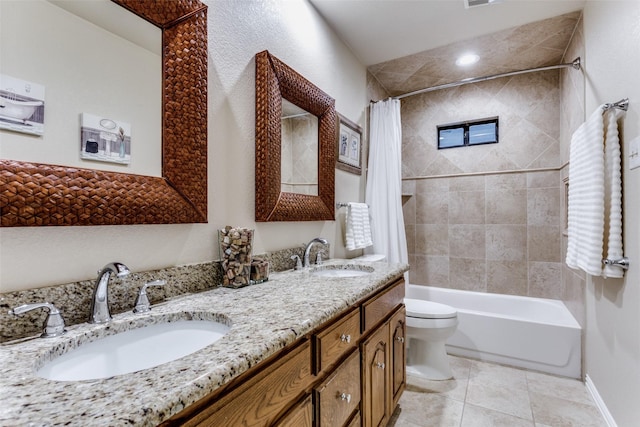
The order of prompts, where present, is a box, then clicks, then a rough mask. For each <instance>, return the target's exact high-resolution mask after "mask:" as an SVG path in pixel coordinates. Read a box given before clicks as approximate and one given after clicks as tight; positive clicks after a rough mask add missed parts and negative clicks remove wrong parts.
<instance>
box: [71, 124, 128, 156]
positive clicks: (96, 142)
mask: <svg viewBox="0 0 640 427" xmlns="http://www.w3.org/2000/svg"><path fill="white" fill-rule="evenodd" d="M80 158H82V159H84V160H95V161H98V162H110V163H120V164H122V165H128V164H130V163H131V125H130V124H129V123H125V122H122V121H116V120H112V119H109V118H106V117H100V116H96V115H94V114H87V113H82V115H81V116H80Z"/></svg>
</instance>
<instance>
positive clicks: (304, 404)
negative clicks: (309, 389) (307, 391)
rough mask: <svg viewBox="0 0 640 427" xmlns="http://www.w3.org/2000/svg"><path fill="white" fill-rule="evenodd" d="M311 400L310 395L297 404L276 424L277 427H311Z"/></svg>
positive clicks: (312, 416)
mask: <svg viewBox="0 0 640 427" xmlns="http://www.w3.org/2000/svg"><path fill="white" fill-rule="evenodd" d="M313 418H314V415H313V400H312V398H311V395H308V396H306V397H305V398H303V399H302V401H301V402H299V403H297V404H296V405H295V406H294V407H293V408H291V410H290V411H289V412H287V413H286V414H285V415H284V416H283V417H282V419H280V421H279V422H278V423H277V426H278V427H313Z"/></svg>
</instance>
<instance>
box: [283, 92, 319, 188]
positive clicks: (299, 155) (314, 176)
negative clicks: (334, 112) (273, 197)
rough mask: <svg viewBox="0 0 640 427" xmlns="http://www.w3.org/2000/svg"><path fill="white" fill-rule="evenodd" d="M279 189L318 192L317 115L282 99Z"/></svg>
mask: <svg viewBox="0 0 640 427" xmlns="http://www.w3.org/2000/svg"><path fill="white" fill-rule="evenodd" d="M281 138H282V142H281V144H282V152H281V158H280V162H281V172H280V174H281V180H282V186H281V187H280V191H283V192H289V193H299V194H310V195H313V196H317V195H318V118H317V117H316V116H314V115H313V114H311V113H309V112H308V111H305V110H303V109H302V108H300V107H298V106H297V105H294V104H293V103H291V102H289V101H287V100H286V99H283V100H282V136H281Z"/></svg>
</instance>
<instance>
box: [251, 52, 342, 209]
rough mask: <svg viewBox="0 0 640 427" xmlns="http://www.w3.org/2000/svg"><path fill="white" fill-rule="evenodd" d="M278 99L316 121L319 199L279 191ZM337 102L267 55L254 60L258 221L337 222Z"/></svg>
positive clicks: (279, 135)
mask: <svg viewBox="0 0 640 427" xmlns="http://www.w3.org/2000/svg"><path fill="white" fill-rule="evenodd" d="M282 98H285V99H287V100H288V101H290V102H292V103H293V104H295V105H297V106H298V107H301V108H302V109H304V110H305V111H308V112H310V113H311V114H314V115H315V116H317V117H318V128H319V129H318V195H317V196H313V195H307V194H298V193H287V192H283V191H281V179H280V178H281V169H280V167H281V158H280V157H281V156H280V154H281V133H282V125H281V116H282ZM336 118H337V115H336V110H335V101H334V99H333V98H331V97H330V96H329V95H327V94H326V93H324V92H323V91H322V90H320V89H319V88H318V87H316V86H315V85H314V84H313V83H311V82H310V81H308V80H307V79H305V78H304V77H302V76H301V75H300V74H298V73H297V72H296V71H295V70H293V69H292V68H290V67H289V66H287V65H286V64H285V63H283V62H282V61H280V60H279V59H278V58H276V57H274V56H273V55H271V54H270V53H269V52H268V51H263V52H260V53H258V54H257V55H256V166H255V172H256V180H255V203H256V208H255V209H256V212H255V213H256V221H332V220H334V219H335V194H334V191H335V164H336V152H335V139H336V123H337V121H336Z"/></svg>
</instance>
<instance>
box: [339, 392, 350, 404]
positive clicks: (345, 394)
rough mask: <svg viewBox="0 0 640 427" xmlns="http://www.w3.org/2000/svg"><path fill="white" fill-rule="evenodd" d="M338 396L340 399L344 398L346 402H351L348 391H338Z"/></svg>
mask: <svg viewBox="0 0 640 427" xmlns="http://www.w3.org/2000/svg"><path fill="white" fill-rule="evenodd" d="M338 398H339V399H340V400H346V401H347V403H351V395H350V394H349V393H338Z"/></svg>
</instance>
